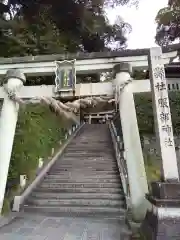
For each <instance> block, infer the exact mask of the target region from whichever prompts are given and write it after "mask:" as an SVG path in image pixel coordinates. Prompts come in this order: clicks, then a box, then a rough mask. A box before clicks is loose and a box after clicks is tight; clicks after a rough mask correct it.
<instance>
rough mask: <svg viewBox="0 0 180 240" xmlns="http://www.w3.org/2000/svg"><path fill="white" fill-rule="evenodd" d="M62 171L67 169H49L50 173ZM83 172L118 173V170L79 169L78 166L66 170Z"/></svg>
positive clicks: (77, 172)
mask: <svg viewBox="0 0 180 240" xmlns="http://www.w3.org/2000/svg"><path fill="white" fill-rule="evenodd" d="M62 172H67V170H64V171H63V170H58V169H52V168H51V170H50V173H51V174H52V173H53V174H54V173H62ZM82 172H84V174H99V175H100V174H104V175H106V174H114V175H115V174H119V171H118V170H95V169H92V170H91V169H87V168H86V169H83V170H82V169H80V168H77V169H70V170H68V173H76V174H79V173H82Z"/></svg>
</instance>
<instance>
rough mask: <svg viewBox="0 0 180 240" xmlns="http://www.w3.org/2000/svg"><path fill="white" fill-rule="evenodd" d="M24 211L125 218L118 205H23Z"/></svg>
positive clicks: (58, 214) (56, 214)
mask: <svg viewBox="0 0 180 240" xmlns="http://www.w3.org/2000/svg"><path fill="white" fill-rule="evenodd" d="M24 211H25V212H30V213H32V212H36V213H46V214H48V213H52V214H53V215H54V216H63V214H65V213H69V214H73V215H81V214H85V216H97V215H99V214H102V216H103V215H106V214H108V216H109V217H110V216H113V214H115V216H119V219H123V220H125V213H126V211H125V210H124V209H121V208H119V207H74V206H68V207H64V206H62V207H59V206H58V207H56V206H46V205H44V206H26V205H25V206H24Z"/></svg>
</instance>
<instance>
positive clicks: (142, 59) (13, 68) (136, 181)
mask: <svg viewBox="0 0 180 240" xmlns="http://www.w3.org/2000/svg"><path fill="white" fill-rule="evenodd" d="M177 48H179V46H178V45H174V46H173V47H168V48H165V49H163V53H162V52H161V48H153V49H150V50H149V49H141V50H126V51H122V52H112V53H92V54H88V55H87V54H82V55H80V54H79V55H73V56H72V55H70V56H64V55H54V56H53V55H52V56H37V57H22V58H11V59H5V58H4V59H0V75H1V76H4V75H5V79H6V81H7V85H6V89H7V90H8V91H9V92H11V93H15V94H16V95H18V97H19V98H20V99H31V98H34V97H36V98H40V97H52V98H58V97H59V92H55V91H54V85H52V86H30V87H27V86H23V84H24V83H25V81H26V77H25V75H26V76H39V75H40V76H42V75H52V74H54V72H55V70H56V64H55V61H61V60H64V59H68V60H71V59H76V65H75V66H76V72H77V73H79V74H81V73H83V74H84V73H98V72H103V71H109V70H112V69H113V71H114V80H113V81H112V82H104V83H103V82H100V83H91V84H76V85H75V89H74V91H65V92H64V91H63V92H61V93H60V95H61V97H64V98H66V97H72V98H73V97H75V96H77V97H80V98H81V97H85V96H113V95H114V96H115V97H116V100H117V103H118V104H119V112H120V119H121V125H122V133H123V140H124V145H125V152H126V162H127V168H128V178H129V184H130V193H131V208H132V211H133V214H134V217H135V218H136V219H142V218H143V217H144V216H145V213H146V210H147V208H148V206H149V204H148V202H147V200H146V197H145V196H146V194H148V185H147V179H146V173H145V168H144V160H143V154H142V149H141V143H140V137H139V129H138V125H137V119H136V111H135V106H134V98H133V93H135V92H142V91H147V92H148V91H151V89H152V95H153V99H154V104H153V107H154V113H155V114H154V118H155V122H156V133H157V137H158V139H159V145H160V150H161V155H162V175H163V177H164V178H163V179H164V182H161V183H155V184H152V195H148V201H149V202H150V203H151V204H152V211H151V212H150V213H149V212H148V215H147V220H148V217H149V216H150V214H151V215H152V216H155V217H156V218H157V219H158V220H159V219H160V218H161V217H162V216H163V218H165V219H166V218H168V217H169V216H171V217H172V218H173V217H174V216H175V217H176V218H178V219H179V218H180V214H179V212H180V211H179V209H180V208H179V206H178V208H174V206H173V210H172V206H170V207H169V205H168V203H169V202H170V200H169V202H168V200H167V199H168V197H171V199H172V198H175V199H176V200H177V199H179V196H177V194H178V193H175V192H174V191H173V193H172V189H173V188H176V189H179V175H178V169H177V161H176V156H175V149H174V140H173V131H172V123H171V117H170V110H169V100H168V95H167V84H166V81H165V79H164V78H165V73H164V64H168V63H169V62H170V61H171V60H172V59H174V58H175V57H176V56H177ZM148 66H149V67H150V72H151V78H150V81H149V80H142V81H139V82H138V81H132V79H131V77H130V73H131V71H132V70H134V69H147V68H148ZM127 83H128V84H127ZM0 98H1V99H4V102H3V107H2V111H1V118H0V212H1V209H2V205H3V199H4V193H5V186H6V181H7V175H8V169H9V163H10V158H11V152H12V146H13V140H14V134H15V129H16V122H17V118H18V109H19V104H18V102H16V101H13V99H12V98H10V97H9V95H8V94H7V92H6V91H4V87H1V88H0ZM127 109H128V111H127ZM165 116H166V117H165ZM164 118H165V120H166V121H165V120H164V122H163V121H161V119H164ZM167 128H168V129H169V130H168V131H165V130H164V129H167ZM163 190H164V192H165V190H166V191H167V192H168V194H170V195H164V193H163ZM165 199H166V200H167V201H165ZM162 202H163V203H164V204H165V206H166V208H164V209H163V210H162V208H160V207H159V206H160V205H162ZM178 214H179V215H178ZM146 222H148V221H146ZM148 223H149V222H148ZM151 225H152V224H151ZM148 229H149V228H148ZM157 230H158V229H157Z"/></svg>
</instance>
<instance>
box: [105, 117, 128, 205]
mask: <svg viewBox="0 0 180 240" xmlns="http://www.w3.org/2000/svg"><path fill="white" fill-rule="evenodd" d="M109 128H110V132H111V137H112V142H113V146H114V149H115V156H116V159H117V164H118V168H119V173H120V177H121V182H122V186H123V190H124V194H125V197H126V204H127V208H128V206H129V201H130V190H129V180H128V171H127V165H126V159H125V157H124V147H123V142H122V141H121V139H120V136H118V134H117V131H116V127H115V125H114V123H113V121H111V122H110V124H109Z"/></svg>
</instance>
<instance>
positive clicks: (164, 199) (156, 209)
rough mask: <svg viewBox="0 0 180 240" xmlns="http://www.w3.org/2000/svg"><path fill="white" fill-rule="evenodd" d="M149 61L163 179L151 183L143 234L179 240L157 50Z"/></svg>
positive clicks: (178, 190) (177, 189) (175, 177)
mask: <svg viewBox="0 0 180 240" xmlns="http://www.w3.org/2000/svg"><path fill="white" fill-rule="evenodd" d="M148 61H149V70H150V82H151V91H152V102H153V111H154V123H155V130H156V139H157V144H158V147H159V150H160V154H161V162H162V168H161V175H162V176H161V180H159V181H157V182H152V183H151V193H150V194H147V196H146V197H147V199H148V200H149V202H150V203H151V204H152V209H151V211H147V214H146V218H145V220H144V222H143V224H142V233H143V235H144V236H145V239H149V240H151V239H152V240H155V239H156V240H160V239H163V240H166V239H168V240H170V239H180V182H179V173H178V166H177V159H176V153H175V146H174V137H173V129H172V121H171V112H170V107H169V98H168V88H167V83H166V78H165V70H164V65H163V64H162V50H161V48H160V47H155V48H151V49H150V51H149V56H148Z"/></svg>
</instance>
